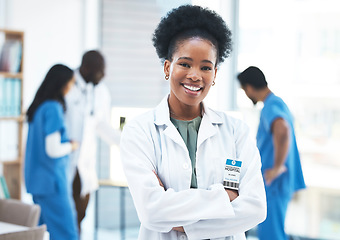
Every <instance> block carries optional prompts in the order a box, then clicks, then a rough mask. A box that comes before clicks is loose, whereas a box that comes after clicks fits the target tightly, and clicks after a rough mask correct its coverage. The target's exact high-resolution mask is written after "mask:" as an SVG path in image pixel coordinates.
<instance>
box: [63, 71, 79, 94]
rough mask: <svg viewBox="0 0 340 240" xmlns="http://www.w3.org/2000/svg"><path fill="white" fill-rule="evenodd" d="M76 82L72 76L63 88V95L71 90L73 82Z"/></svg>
mask: <svg viewBox="0 0 340 240" xmlns="http://www.w3.org/2000/svg"><path fill="white" fill-rule="evenodd" d="M75 82H76V78H75V77H74V76H73V77H72V78H71V80H70V81H68V83H66V85H65V86H64V88H63V95H64V96H66V94H67V93H68V92H69V91H70V90H71V88H72V87H73V85H74V83H75Z"/></svg>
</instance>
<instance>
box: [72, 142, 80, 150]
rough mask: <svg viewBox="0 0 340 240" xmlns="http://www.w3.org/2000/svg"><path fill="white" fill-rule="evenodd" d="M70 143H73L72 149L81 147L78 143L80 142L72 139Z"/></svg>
mask: <svg viewBox="0 0 340 240" xmlns="http://www.w3.org/2000/svg"><path fill="white" fill-rule="evenodd" d="M70 143H71V149H72V151H75V150H77V149H78V147H79V143H78V142H75V141H70Z"/></svg>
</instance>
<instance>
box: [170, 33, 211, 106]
mask: <svg viewBox="0 0 340 240" xmlns="http://www.w3.org/2000/svg"><path fill="white" fill-rule="evenodd" d="M216 59H217V53H216V48H215V46H214V45H212V43H211V42H210V41H208V40H204V39H201V38H198V37H195V38H189V39H186V40H184V41H181V42H180V43H178V45H177V48H176V50H175V52H174V53H173V56H172V61H171V62H170V61H169V60H166V61H165V62H164V73H165V75H167V76H169V80H170V97H169V104H170V106H174V105H173V104H176V105H177V104H180V105H184V106H186V107H187V106H191V107H197V106H199V105H200V103H201V102H202V101H203V99H204V98H205V96H206V95H207V94H208V92H209V89H210V87H211V85H212V83H213V81H214V80H215V77H216V72H217V68H216V66H215V64H216Z"/></svg>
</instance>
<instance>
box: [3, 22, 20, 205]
mask: <svg viewBox="0 0 340 240" xmlns="http://www.w3.org/2000/svg"><path fill="white" fill-rule="evenodd" d="M23 49H24V33H23V32H20V31H13V30H8V29H1V28H0V175H3V176H4V177H5V180H6V183H7V187H8V191H9V194H10V197H11V198H15V199H20V198H21V185H22V182H23V179H22V175H23V174H22V163H23V160H22V158H23V150H22V149H23V147H22V143H23V141H22V137H23V136H22V128H23V123H24V119H25V118H24V114H23V109H22V99H23V52H24V51H23Z"/></svg>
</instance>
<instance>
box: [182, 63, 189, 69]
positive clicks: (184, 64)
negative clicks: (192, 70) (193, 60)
mask: <svg viewBox="0 0 340 240" xmlns="http://www.w3.org/2000/svg"><path fill="white" fill-rule="evenodd" d="M179 65H181V66H182V67H186V68H189V67H190V65H189V64H187V63H180V64H179Z"/></svg>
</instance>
